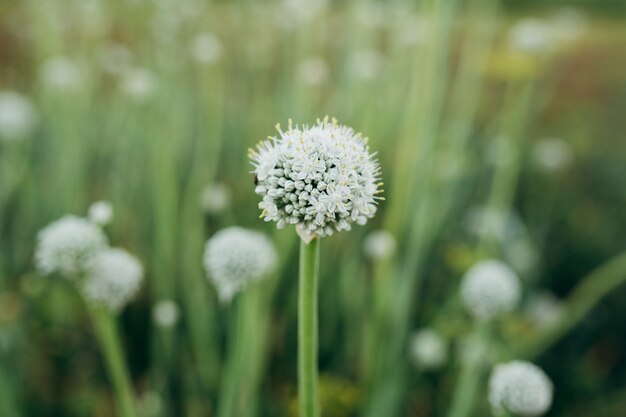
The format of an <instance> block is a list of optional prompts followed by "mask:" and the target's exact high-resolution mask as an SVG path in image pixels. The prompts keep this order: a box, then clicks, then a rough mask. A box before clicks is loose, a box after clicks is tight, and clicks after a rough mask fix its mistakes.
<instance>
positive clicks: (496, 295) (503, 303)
mask: <svg viewBox="0 0 626 417" xmlns="http://www.w3.org/2000/svg"><path fill="white" fill-rule="evenodd" d="M520 296H521V288H520V282H519V278H518V277H517V275H516V274H515V272H514V271H513V270H512V269H511V268H509V267H508V266H507V265H505V264H504V263H502V262H500V261H496V260H485V261H480V262H478V263H477V264H476V265H474V266H473V267H472V268H470V269H469V271H467V272H466V273H465V276H464V277H463V280H462V282H461V299H462V301H463V303H464V304H465V307H466V308H467V309H468V311H469V312H470V313H471V314H472V315H473V316H474V317H475V318H477V319H478V320H491V319H494V318H496V317H497V316H499V315H501V314H503V313H505V312H508V311H511V310H513V309H514V308H515V306H516V305H517V303H518V302H519V299H520Z"/></svg>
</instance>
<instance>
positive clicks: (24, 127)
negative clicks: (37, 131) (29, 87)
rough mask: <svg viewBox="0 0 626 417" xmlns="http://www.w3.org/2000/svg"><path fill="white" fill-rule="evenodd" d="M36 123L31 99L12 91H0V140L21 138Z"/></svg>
mask: <svg viewBox="0 0 626 417" xmlns="http://www.w3.org/2000/svg"><path fill="white" fill-rule="evenodd" d="M36 123H37V112H36V111H35V107H34V106H33V105H32V104H31V101H30V100H29V99H28V98H27V97H25V96H23V95H21V94H18V93H14V92H12V91H0V142H1V141H7V142H8V141H12V140H18V139H23V138H24V137H26V136H28V135H29V134H30V133H31V132H32V131H33V129H34V128H35V125H36Z"/></svg>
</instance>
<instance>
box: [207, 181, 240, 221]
mask: <svg viewBox="0 0 626 417" xmlns="http://www.w3.org/2000/svg"><path fill="white" fill-rule="evenodd" d="M231 202H232V193H231V191H230V188H228V186H227V185H226V184H221V183H215V184H211V185H208V186H206V187H205V188H204V189H203V190H202V192H201V193H200V206H201V207H202V210H204V212H205V213H209V214H218V213H222V212H224V211H225V210H226V209H228V208H229V207H230V205H231Z"/></svg>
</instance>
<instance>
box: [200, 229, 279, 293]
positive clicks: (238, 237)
mask: <svg viewBox="0 0 626 417" xmlns="http://www.w3.org/2000/svg"><path fill="white" fill-rule="evenodd" d="M276 262H277V254H276V250H275V249H274V246H273V245H272V242H271V241H270V240H269V239H268V238H267V237H266V236H265V235H264V234H262V233H259V232H255V231H252V230H247V229H244V228H242V227H229V228H227V229H224V230H220V231H219V232H217V233H216V234H215V235H214V236H213V237H212V238H211V239H209V240H208V241H207V243H206V246H205V250H204V267H205V269H206V272H207V274H208V276H209V279H210V280H211V281H212V282H213V284H214V285H215V287H216V289H217V292H218V295H219V297H220V300H221V301H222V302H229V301H230V300H231V299H232V298H233V297H234V296H235V294H237V293H238V292H240V291H241V290H243V289H244V288H245V287H246V286H247V285H248V284H249V283H251V282H254V281H257V280H259V279H261V278H263V277H264V276H266V275H267V274H268V273H270V272H271V271H272V270H273V269H274V267H275V266H276Z"/></svg>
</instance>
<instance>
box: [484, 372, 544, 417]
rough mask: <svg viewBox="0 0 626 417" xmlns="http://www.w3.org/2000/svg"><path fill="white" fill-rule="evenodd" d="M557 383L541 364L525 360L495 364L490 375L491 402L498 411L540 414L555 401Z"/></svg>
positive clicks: (530, 414)
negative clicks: (553, 396) (550, 377)
mask: <svg viewBox="0 0 626 417" xmlns="http://www.w3.org/2000/svg"><path fill="white" fill-rule="evenodd" d="M553 390H554V387H553V385H552V382H551V381H550V379H549V378H548V376H547V375H546V374H545V373H544V372H543V370H541V368H539V367H537V366H536V365H533V364H532V363H530V362H525V361H512V362H509V363H505V364H500V365H496V367H495V368H494V369H493V371H492V373H491V377H490V379H489V402H490V404H491V406H492V407H493V409H494V412H495V413H496V414H499V413H503V412H510V413H513V414H515V415H520V416H524V417H531V416H540V415H542V414H544V413H546V412H547V411H548V409H549V408H550V406H551V405H552V395H553Z"/></svg>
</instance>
